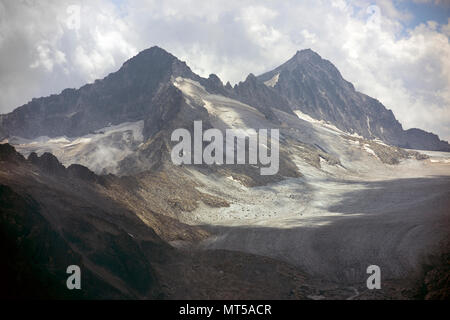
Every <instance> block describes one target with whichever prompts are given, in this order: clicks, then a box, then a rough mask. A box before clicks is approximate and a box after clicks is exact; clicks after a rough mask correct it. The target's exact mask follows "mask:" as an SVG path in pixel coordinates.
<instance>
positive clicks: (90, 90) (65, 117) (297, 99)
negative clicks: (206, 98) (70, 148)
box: [0, 46, 450, 151]
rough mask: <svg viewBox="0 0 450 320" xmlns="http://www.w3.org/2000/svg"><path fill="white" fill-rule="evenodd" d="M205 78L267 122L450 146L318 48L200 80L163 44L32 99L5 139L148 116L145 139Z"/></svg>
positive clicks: (7, 120) (70, 132) (10, 119)
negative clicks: (183, 81) (408, 123)
mask: <svg viewBox="0 0 450 320" xmlns="http://www.w3.org/2000/svg"><path fill="white" fill-rule="evenodd" d="M177 77H183V78H188V79H192V80H195V81H197V82H199V83H200V84H201V85H202V86H203V87H204V88H205V89H206V90H207V91H208V92H210V93H212V94H218V95H221V96H224V97H229V98H232V99H235V100H238V101H241V102H243V103H246V104H249V105H252V106H254V107H255V108H257V109H258V110H259V111H260V112H261V113H262V114H263V115H264V116H265V117H266V119H268V120H269V121H271V122H273V123H278V124H280V123H281V122H282V121H281V120H280V119H279V117H278V116H277V115H276V110H281V111H283V112H286V113H288V114H293V111H295V110H300V111H301V112H303V113H305V114H307V115H309V116H311V117H313V118H315V119H318V120H324V121H327V122H329V123H331V124H333V125H335V126H336V127H337V128H339V129H341V130H343V131H346V132H349V133H356V134H359V135H361V136H362V137H364V138H366V139H375V138H377V139H380V140H382V141H384V142H386V143H388V144H391V145H395V146H399V147H404V148H411V149H423V150H435V151H450V145H449V144H448V142H446V141H441V140H440V139H439V137H438V136H436V135H434V134H432V133H429V132H425V131H423V130H421V129H416V128H413V129H409V130H403V128H402V125H401V124H400V123H399V122H398V121H397V119H396V118H395V116H394V114H393V113H392V111H391V110H388V109H387V108H386V107H385V106H383V104H381V103H380V102H379V101H378V100H376V99H373V98H371V97H369V96H367V95H365V94H363V93H360V92H357V91H356V90H355V88H354V86H353V85H352V84H351V83H350V82H348V81H346V80H345V79H343V78H342V76H341V74H340V72H339V70H337V68H336V67H335V66H334V65H333V64H332V63H331V62H329V61H327V60H324V59H322V58H321V57H320V56H319V55H318V54H317V53H315V52H314V51H312V50H310V49H307V50H302V51H298V52H297V53H296V54H295V55H294V56H293V57H292V58H291V59H290V60H288V61H287V62H285V63H284V64H282V65H281V66H279V67H277V68H275V69H274V70H272V71H269V72H267V73H264V74H262V75H260V76H254V75H253V74H250V75H249V76H248V77H247V78H246V79H245V81H243V82H240V83H238V84H236V85H235V86H234V87H232V86H231V85H230V84H229V83H227V84H226V85H225V86H224V85H223V83H222V81H221V80H220V79H219V78H218V77H217V76H216V75H214V74H211V75H210V76H209V77H208V78H202V77H200V76H198V75H197V74H195V73H194V72H192V70H191V69H190V68H189V67H188V66H187V65H186V63H185V62H182V61H180V60H179V59H177V58H176V57H175V56H173V55H172V54H170V53H168V52H166V51H165V50H163V49H161V48H159V47H156V46H155V47H152V48H149V49H146V50H144V51H142V52H140V53H139V54H137V55H136V56H135V57H133V58H131V59H129V60H128V61H126V62H125V63H124V64H123V65H122V67H121V68H120V69H119V70H118V71H117V72H114V73H111V74H109V75H108V76H106V77H105V78H103V79H101V80H96V81H95V82H94V83H91V84H86V85H84V86H82V87H81V88H79V89H65V90H63V91H62V92H61V93H60V94H57V95H51V96H49V97H44V98H37V99H32V101H30V102H29V103H27V104H25V105H23V106H20V107H18V108H17V109H15V110H14V111H12V112H11V113H8V114H4V115H0V140H3V139H4V138H7V137H11V136H17V137H22V138H30V139H31V138H36V137H39V136H48V137H58V136H67V137H77V136H82V135H86V134H88V133H90V132H93V131H95V130H98V129H100V128H104V127H106V126H108V125H111V124H112V125H114V124H120V123H124V122H133V121H139V120H143V121H144V122H145V125H144V131H143V132H144V135H145V138H146V139H147V138H150V137H152V136H153V135H155V134H156V133H158V132H159V131H160V130H161V129H162V127H163V126H164V124H165V122H166V120H170V119H172V118H174V117H176V115H177V114H178V113H179V112H180V104H182V103H183V101H182V100H183V98H182V95H181V94H180V93H179V92H178V91H179V90H178V89H177V88H176V87H174V85H173V83H172V80H173V79H174V78H177Z"/></svg>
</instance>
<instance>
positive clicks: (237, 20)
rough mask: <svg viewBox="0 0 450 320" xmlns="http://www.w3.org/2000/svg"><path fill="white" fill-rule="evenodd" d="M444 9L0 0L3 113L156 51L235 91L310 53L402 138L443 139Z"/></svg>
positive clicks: (447, 124)
mask: <svg viewBox="0 0 450 320" xmlns="http://www.w3.org/2000/svg"><path fill="white" fill-rule="evenodd" d="M449 17H450V0H412V1H406V0H367V1H366V0H361V1H345V0H333V1H329V0H327V1H320V0H311V1H309V0H305V1H300V0H296V1H294V0H287V1H261V0H254V1H242V0H239V1H234V0H227V1H211V0H208V1H206V0H205V1H201V0H195V1H191V0H164V1H152V0H89V1H87V0H86V1H76V0H70V1H66V0H62V1H61V0H54V1H51V0H48V1H45V0H0V57H1V59H0V93H1V94H0V113H6V112H9V111H11V110H13V109H14V108H16V107H18V106H20V105H22V104H24V103H26V102H28V101H29V100H31V98H32V97H39V96H47V95H49V94H53V93H59V92H60V91H61V90H62V89H64V88H66V87H72V88H77V87H79V86H81V85H83V84H85V83H86V82H92V81H93V80H95V79H97V78H103V77H104V76H106V75H107V74H108V73H110V72H113V71H115V70H117V69H118V68H119V67H120V66H121V65H122V63H123V62H124V61H125V60H127V59H128V58H130V57H132V56H133V55H135V54H136V53H137V52H139V51H140V50H143V49H145V48H148V47H150V46H153V45H158V46H160V47H162V48H164V49H166V50H168V51H169V52H171V53H172V54H174V55H175V56H177V57H178V58H180V59H181V60H184V61H186V62H187V64H188V65H189V66H190V67H191V68H192V69H193V70H194V72H196V73H198V74H200V75H202V76H208V75H209V74H210V73H216V74H217V75H218V76H219V77H220V78H221V79H222V80H223V81H224V82H226V81H230V82H231V83H232V84H233V83H236V82H239V81H240V80H243V79H245V77H246V76H247V74H248V73H250V72H252V73H254V74H260V73H263V72H264V71H267V70H270V69H272V68H273V67H276V66H278V65H279V64H281V63H283V62H284V61H286V60H287V59H289V58H290V57H291V56H292V55H294V54H295V52H296V51H297V50H300V49H305V48H311V49H313V50H315V51H316V52H317V53H319V54H320V55H321V56H322V57H323V58H326V59H328V60H330V61H331V62H333V63H334V64H335V65H336V66H337V67H338V69H339V70H340V71H341V73H342V75H343V76H344V78H346V79H347V80H349V81H351V82H353V83H354V84H355V87H356V88H357V89H358V90H359V91H362V92H364V93H366V94H368V95H370V96H372V97H375V98H377V99H378V100H380V101H381V102H382V103H383V104H385V106H386V107H388V108H389V109H392V110H393V111H394V114H395V115H396V117H397V118H398V119H399V120H400V122H401V123H402V124H403V126H404V128H411V127H420V128H423V129H426V130H428V131H433V132H435V133H437V134H439V135H440V137H441V138H443V139H445V140H450V43H449V37H450V19H449Z"/></svg>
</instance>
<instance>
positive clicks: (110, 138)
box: [0, 47, 450, 299]
mask: <svg viewBox="0 0 450 320" xmlns="http://www.w3.org/2000/svg"><path fill="white" fill-rule="evenodd" d="M194 121H202V125H203V130H207V129H212V128H214V129H217V130H219V132H223V133H224V132H225V131H226V130H227V129H244V130H248V129H254V130H260V129H268V130H270V129H278V130H279V170H278V172H277V173H276V174H274V175H261V174H260V168H261V167H263V166H264V164H262V163H260V162H258V163H257V164H249V163H247V162H246V164H220V163H215V164H213V165H208V164H205V163H202V164H182V165H176V164H174V163H173V162H172V160H171V151H172V149H173V148H174V146H175V144H176V142H174V141H172V139H171V135H172V133H173V132H174V130H176V129H179V128H184V129H186V130H187V131H188V132H189V133H191V134H192V136H194V135H195V132H194V131H195V130H194ZM0 141H1V144H0V213H1V214H0V237H1V241H0V246H2V247H1V249H2V252H3V257H4V258H3V260H2V263H1V271H2V274H3V279H4V280H5V281H6V284H5V285H4V286H3V289H2V290H1V294H2V295H3V296H4V297H8V298H11V297H14V298H64V299H78V298H82V299H123V298H126V299H448V298H449V295H450V288H449V279H450V278H449V277H450V268H449V265H450V263H449V262H450V261H449V257H450V242H449V240H450V237H449V236H450V209H449V208H450V145H449V143H448V142H446V141H442V140H440V139H439V137H438V136H437V135H435V134H433V133H429V132H425V131H423V130H421V129H417V128H412V129H408V130H404V129H403V127H402V125H401V124H400V122H399V121H398V120H397V119H396V118H395V116H394V114H393V112H392V111H391V110H389V109H387V108H386V107H385V106H384V105H383V104H382V103H381V102H380V101H378V100H376V99H374V98H371V97H369V96H367V95H365V94H364V93H361V92H358V91H356V90H355V88H354V86H353V85H352V84H351V83H350V82H348V81H346V80H345V79H344V78H343V77H342V75H341V74H340V72H339V71H338V70H337V68H336V67H335V66H334V65H333V64H332V63H331V62H330V61H327V60H325V59H322V58H321V57H320V56H319V54H317V53H316V52H314V51H312V50H310V49H307V50H302V51H298V52H297V53H296V54H295V55H294V56H293V57H292V58H291V59H290V60H288V61H287V62H285V63H284V64H282V65H280V66H279V67H277V68H275V69H274V70H271V71H268V72H266V73H264V74H262V75H258V76H255V75H253V74H249V75H248V76H247V77H246V79H245V80H244V81H241V82H239V83H238V84H236V85H234V86H232V85H231V84H230V83H226V84H223V83H222V81H221V80H220V79H219V77H218V76H216V75H214V74H211V75H210V76H209V77H208V78H204V77H201V76H199V75H197V74H195V73H194V72H193V71H192V70H191V69H190V68H189V67H188V66H187V65H186V63H185V62H182V61H180V60H179V59H177V58H176V57H175V56H173V55H171V54H170V53H168V52H166V51H165V50H164V49H162V48H159V47H152V48H149V49H147V50H144V51H142V52H140V53H139V54H137V55H136V56H135V57H133V58H131V59H129V60H128V61H126V62H125V63H124V64H123V65H122V67H121V68H120V69H119V70H118V71H116V72H114V73H111V74H109V75H108V76H106V77H105V78H104V79H101V80H96V81H95V82H94V83H90V84H86V85H84V86H83V87H81V88H79V89H65V90H63V91H62V92H61V93H60V94H55V95H51V96H48V97H43V98H36V99H33V100H32V101H30V102H28V103H27V104H25V105H23V106H20V107H18V108H16V109H15V110H14V111H12V112H11V113H8V114H3V115H0ZM194 143H195V142H194ZM204 145H205V146H206V145H207V143H204ZM265 147H266V149H267V151H270V152H275V148H274V145H272V144H270V145H269V144H267V145H266V146H265ZM246 150H247V151H249V149H246ZM70 265H77V266H79V267H80V269H81V272H82V280H81V281H82V290H68V289H67V287H66V280H67V277H68V274H67V273H66V269H67V267H68V266H70ZM371 265H376V266H379V268H380V270H381V289H374V290H371V289H369V288H368V287H367V283H366V280H367V278H368V277H369V276H370V274H368V273H367V268H368V267H369V266H371Z"/></svg>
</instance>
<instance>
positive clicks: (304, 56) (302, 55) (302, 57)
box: [291, 48, 322, 62]
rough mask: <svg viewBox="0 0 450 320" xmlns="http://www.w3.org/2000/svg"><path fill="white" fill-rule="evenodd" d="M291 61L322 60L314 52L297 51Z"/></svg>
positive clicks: (308, 50) (309, 50) (307, 50)
mask: <svg viewBox="0 0 450 320" xmlns="http://www.w3.org/2000/svg"><path fill="white" fill-rule="evenodd" d="M291 60H296V61H298V62H303V61H306V60H322V57H321V56H320V55H319V54H318V53H317V52H315V51H313V50H311V49H309V48H308V49H303V50H298V51H297V52H296V53H295V55H294V56H293V57H292V59H291Z"/></svg>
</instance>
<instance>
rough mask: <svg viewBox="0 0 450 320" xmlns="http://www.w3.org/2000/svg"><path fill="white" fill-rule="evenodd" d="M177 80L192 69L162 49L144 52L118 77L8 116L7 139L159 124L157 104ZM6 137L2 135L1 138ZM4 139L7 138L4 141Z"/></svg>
mask: <svg viewBox="0 0 450 320" xmlns="http://www.w3.org/2000/svg"><path fill="white" fill-rule="evenodd" d="M172 76H185V77H193V73H192V72H191V71H190V69H189V67H187V66H186V64H184V63H183V62H181V61H179V60H178V59H177V58H175V57H174V56H172V55H171V54H169V53H168V52H166V51H164V50H163V49H161V48H159V47H152V48H150V49H147V50H144V51H142V52H141V53H139V54H138V55H136V56H135V57H133V58H131V59H130V60H128V61H126V62H125V63H124V64H123V65H122V67H121V68H120V69H119V70H118V71H117V72H115V73H111V74H110V75H108V76H107V77H105V78H104V79H102V80H97V81H95V82H94V83H92V84H87V85H85V86H83V87H81V88H80V89H78V90H75V89H65V90H63V91H62V92H61V94H58V95H52V96H49V97H45V98H39V99H33V100H32V101H31V102H29V103H27V104H25V105H23V106H21V107H19V108H17V109H16V110H14V111H13V112H11V113H9V114H7V115H4V116H2V118H1V124H0V127H1V128H2V130H1V131H3V133H2V134H3V135H6V134H7V135H11V136H13V135H14V136H20V137H23V138H35V137H38V136H49V137H56V136H64V135H65V136H68V137H76V136H81V135H85V134H88V133H89V132H91V131H93V130H96V129H100V128H103V127H106V126H108V125H109V124H119V123H123V122H127V121H130V122H131V121H137V120H144V119H146V118H148V117H152V118H153V119H154V120H153V122H154V121H158V120H159V119H158V118H159V114H158V111H160V110H155V109H157V108H158V107H159V104H158V103H157V102H155V101H154V99H156V100H157V99H158V97H159V96H160V95H162V94H164V93H163V92H164V91H165V90H167V83H168V82H169V80H170V78H171V77H172ZM0 133H1V132H0ZM0 138H1V137H0Z"/></svg>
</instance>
